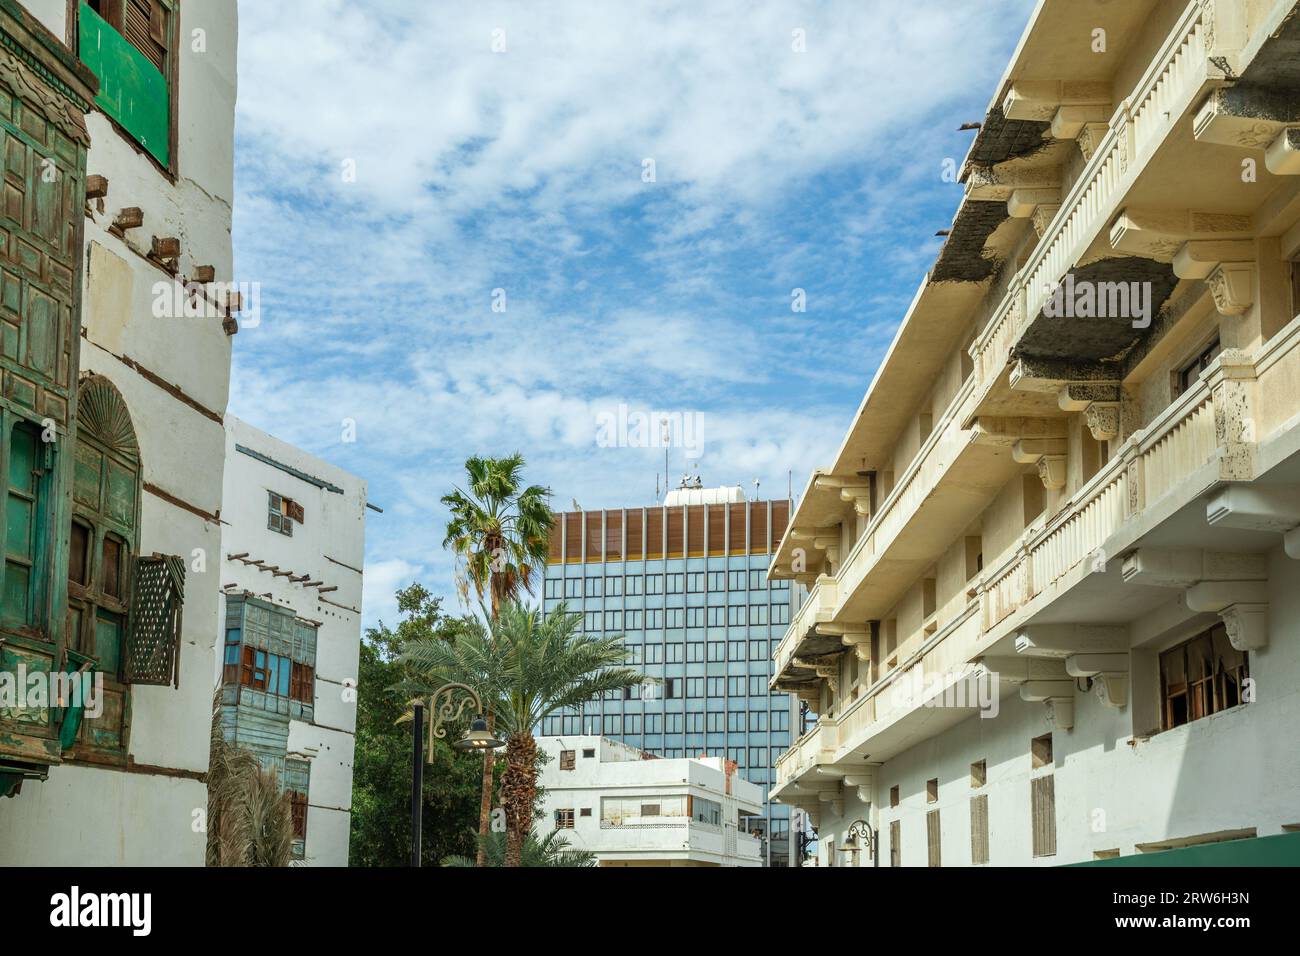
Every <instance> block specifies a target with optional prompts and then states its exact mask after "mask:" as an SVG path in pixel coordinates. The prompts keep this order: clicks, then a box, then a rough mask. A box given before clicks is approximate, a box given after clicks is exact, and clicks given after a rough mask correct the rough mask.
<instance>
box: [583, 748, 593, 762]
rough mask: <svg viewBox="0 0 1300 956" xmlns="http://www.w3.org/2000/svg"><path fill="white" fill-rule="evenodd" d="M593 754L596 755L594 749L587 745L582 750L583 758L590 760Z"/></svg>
mask: <svg viewBox="0 0 1300 956" xmlns="http://www.w3.org/2000/svg"><path fill="white" fill-rule="evenodd" d="M594 756H596V750H595V748H593V747H587V748H585V749H584V750H583V751H582V759H583V760H590V759H591V758H592V757H594Z"/></svg>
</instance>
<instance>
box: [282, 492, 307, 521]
mask: <svg viewBox="0 0 1300 956" xmlns="http://www.w3.org/2000/svg"><path fill="white" fill-rule="evenodd" d="M284 513H285V514H287V515H288V516H289V520H291V521H296V522H298V524H302V523H303V518H304V517H306V514H305V512H304V511H303V509H302V505H300V504H298V502H296V501H290V500H289V499H288V498H285V499H284Z"/></svg>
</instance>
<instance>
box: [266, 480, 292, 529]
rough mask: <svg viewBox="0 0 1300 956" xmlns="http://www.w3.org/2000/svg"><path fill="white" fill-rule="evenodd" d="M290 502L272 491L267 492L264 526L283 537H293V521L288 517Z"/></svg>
mask: <svg viewBox="0 0 1300 956" xmlns="http://www.w3.org/2000/svg"><path fill="white" fill-rule="evenodd" d="M290 504H291V502H290V501H289V500H288V499H286V498H284V497H283V496H281V495H277V494H276V493H275V492H274V491H268V492H267V506H266V512H267V514H266V526H267V527H268V528H269V529H271V530H272V531H274V532H276V533H278V534H282V535H284V536H285V537H288V538H292V537H293V519H292V518H290V517H289V507H288V506H289V505H290Z"/></svg>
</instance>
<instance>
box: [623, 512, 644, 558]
mask: <svg viewBox="0 0 1300 956" xmlns="http://www.w3.org/2000/svg"><path fill="white" fill-rule="evenodd" d="M625 513H626V515H627V559H628V560H629V561H639V560H641V555H642V553H643V550H644V548H643V546H642V540H641V539H642V537H643V534H644V531H645V528H644V524H645V522H644V521H643V520H642V514H641V512H640V511H628V512H625Z"/></svg>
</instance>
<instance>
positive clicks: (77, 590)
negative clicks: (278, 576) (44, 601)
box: [67, 375, 142, 750]
mask: <svg viewBox="0 0 1300 956" xmlns="http://www.w3.org/2000/svg"><path fill="white" fill-rule="evenodd" d="M141 490H142V479H141V468H140V446H139V444H138V442H137V441H136V435H135V428H134V426H133V425H132V424H131V415H130V413H129V412H128V411H127V407H126V402H125V401H123V399H122V396H121V394H120V393H119V392H118V390H117V389H116V388H115V387H114V386H113V384H112V382H110V381H109V380H108V379H106V378H104V377H102V376H98V375H92V376H88V377H85V378H83V379H82V381H81V385H80V388H79V391H78V399H77V438H76V454H75V464H74V476H73V493H72V533H71V537H70V543H71V546H70V549H69V554H68V617H67V628H68V648H69V649H70V650H73V651H76V652H77V653H78V654H80V655H82V656H83V657H85V658H88V659H89V660H91V661H93V662H94V667H95V670H97V671H99V672H100V673H102V674H103V675H104V711H103V715H102V716H101V717H100V718H99V719H97V720H87V721H86V725H85V726H84V727H82V729H81V732H80V734H79V735H78V736H79V741H80V742H81V743H82V744H83V745H86V746H89V747H92V748H96V749H108V750H119V749H124V748H125V746H126V736H127V734H126V731H127V725H128V723H129V703H128V691H127V688H126V686H125V678H126V674H125V672H124V665H125V648H126V641H127V632H128V625H129V617H130V613H131V593H132V592H131V586H132V580H131V578H132V568H133V563H134V562H133V560H132V559H133V558H134V556H135V555H136V554H137V553H138V552H139V546H140V496H141Z"/></svg>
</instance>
